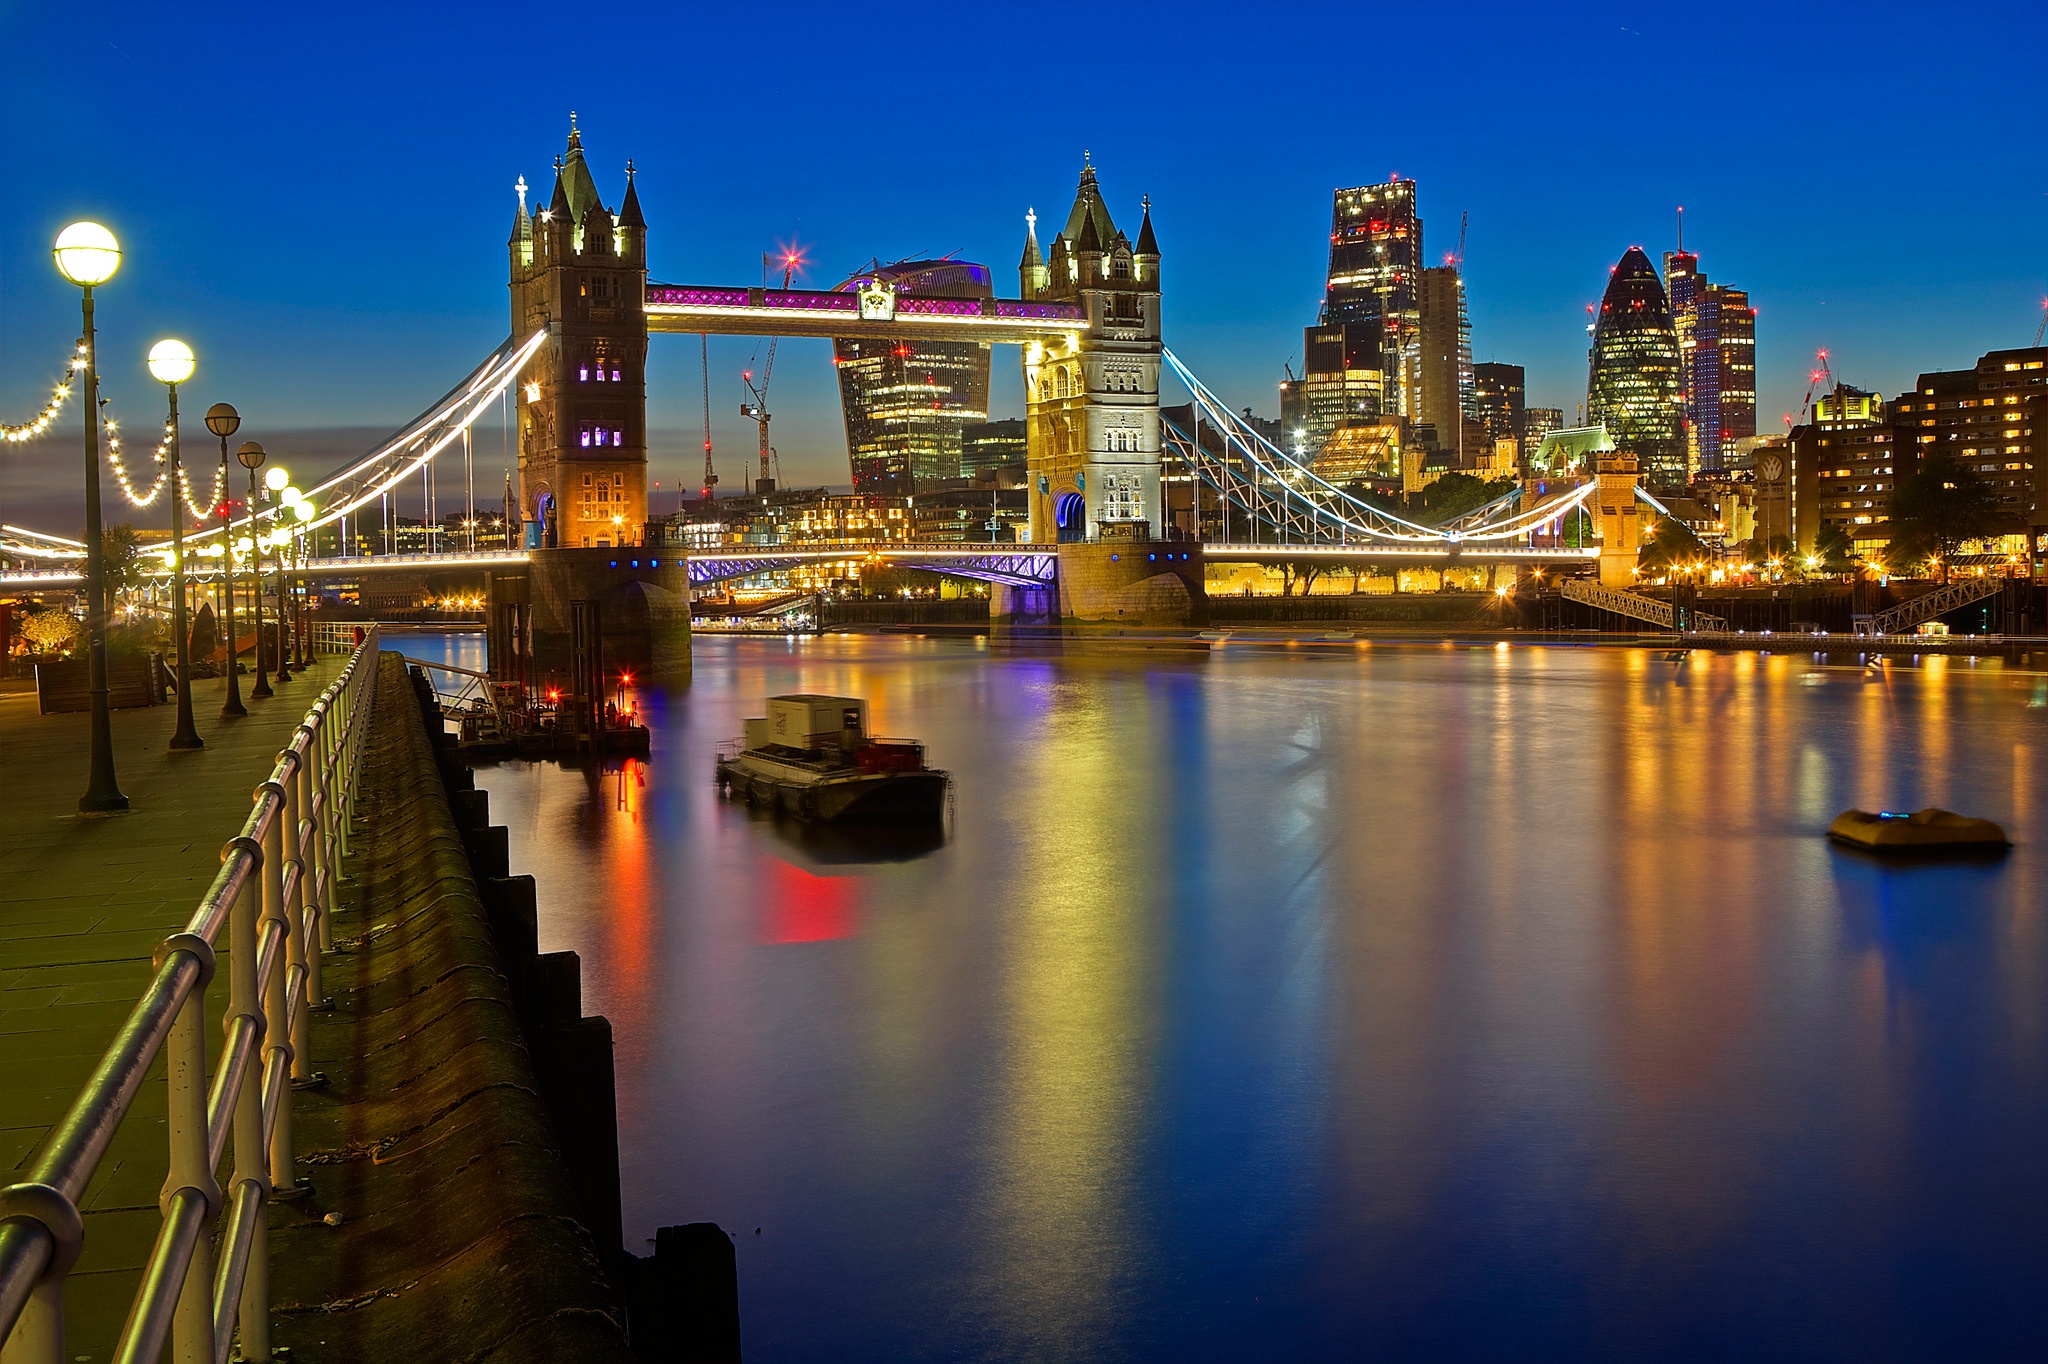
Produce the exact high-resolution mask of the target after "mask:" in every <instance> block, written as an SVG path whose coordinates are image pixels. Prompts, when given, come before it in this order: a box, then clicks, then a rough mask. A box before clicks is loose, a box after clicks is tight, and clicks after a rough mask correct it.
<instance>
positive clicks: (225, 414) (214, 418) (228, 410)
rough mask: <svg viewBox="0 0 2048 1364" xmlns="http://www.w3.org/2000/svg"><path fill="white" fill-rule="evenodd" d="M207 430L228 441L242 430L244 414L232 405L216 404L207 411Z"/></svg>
mask: <svg viewBox="0 0 2048 1364" xmlns="http://www.w3.org/2000/svg"><path fill="white" fill-rule="evenodd" d="M206 429H207V430H209V431H211V432H213V434H214V435H216V436H219V437H220V438H221V439H222V440H226V439H227V438H228V437H229V436H232V435H234V434H235V432H237V431H239V430H241V429H242V414H241V413H239V412H237V411H235V408H234V405H233V404H232V403H215V404H214V405H213V406H212V407H209V408H207V409H206Z"/></svg>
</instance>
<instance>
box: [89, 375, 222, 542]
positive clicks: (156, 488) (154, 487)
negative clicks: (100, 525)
mask: <svg viewBox="0 0 2048 1364" xmlns="http://www.w3.org/2000/svg"><path fill="white" fill-rule="evenodd" d="M107 406H108V404H107V400H106V399H105V398H102V399H100V425H101V427H102V428H103V429H104V430H105V431H106V435H107V465H108V467H109V468H111V469H112V470H113V471H114V481H115V482H116V483H118V484H120V485H121V495H122V496H123V497H125V498H127V499H128V501H129V504H130V505H132V506H136V507H148V506H152V505H154V504H155V502H156V500H157V498H159V497H161V496H162V495H163V491H164V484H165V483H167V482H169V481H170V477H171V471H170V470H169V469H168V468H166V467H165V462H166V461H167V460H168V459H169V458H170V454H171V422H170V418H168V417H166V418H164V428H163V435H162V436H160V437H159V438H158V440H157V443H156V453H155V456H154V458H155V461H156V465H157V471H156V481H155V482H153V483H151V484H150V485H149V491H148V492H137V491H135V484H134V481H133V480H131V479H130V478H129V477H128V466H127V465H126V464H124V463H123V462H122V460H121V426H120V423H119V422H117V421H115V420H114V419H113V418H112V417H110V416H108V415H107ZM226 491H227V471H226V470H225V469H216V470H214V475H213V494H212V496H210V497H208V498H207V500H206V501H204V502H201V501H199V500H198V499H197V498H195V497H193V496H192V478H191V475H189V474H187V473H186V472H185V469H184V467H183V466H182V465H180V466H179V469H178V492H179V494H180V495H181V496H182V497H183V498H184V499H185V505H186V506H187V507H189V508H190V509H191V511H192V515H193V516H194V517H196V518H198V519H199V520H202V521H203V520H205V519H206V518H207V517H208V516H209V515H211V514H212V512H213V510H214V509H215V508H216V507H218V506H219V505H220V501H221V497H222V495H223V494H225V493H226Z"/></svg>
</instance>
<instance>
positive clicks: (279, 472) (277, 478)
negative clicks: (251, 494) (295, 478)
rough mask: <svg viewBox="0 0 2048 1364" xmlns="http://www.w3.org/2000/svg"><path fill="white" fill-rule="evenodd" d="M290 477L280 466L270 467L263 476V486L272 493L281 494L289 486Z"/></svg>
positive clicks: (288, 472) (287, 471)
mask: <svg viewBox="0 0 2048 1364" xmlns="http://www.w3.org/2000/svg"><path fill="white" fill-rule="evenodd" d="M291 481H292V476H291V473H290V471H289V470H287V469H286V468H285V467H284V466H283V465H282V464H273V465H271V466H270V472H269V473H267V474H265V475H264V476H263V486H264V487H266V488H268V489H270V491H272V492H274V493H280V492H283V491H284V490H285V489H286V488H288V487H290V486H291Z"/></svg>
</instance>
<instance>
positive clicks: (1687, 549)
mask: <svg viewBox="0 0 2048 1364" xmlns="http://www.w3.org/2000/svg"><path fill="white" fill-rule="evenodd" d="M1707 557H1708V555H1707V547H1706V546H1705V545H1703V544H1701V543H1700V538H1699V537H1698V536H1697V535H1694V534H1693V533H1692V530H1691V529H1690V528H1689V527H1688V526H1687V525H1686V524H1685V522H1683V521H1681V520H1679V519H1678V518H1677V517H1675V516H1667V517H1665V518H1664V519H1663V520H1661V521H1659V522H1658V523H1657V528H1656V529H1655V530H1653V531H1651V532H1650V538H1649V539H1647V540H1645V541H1643V544H1642V548H1640V549H1639V550H1637V551H1636V563H1637V565H1638V566H1639V567H1641V568H1642V569H1643V570H1644V571H1645V572H1659V573H1669V572H1671V571H1673V570H1674V569H1680V568H1690V567H1691V566H1692V565H1694V564H1697V563H1701V562H1703V561H1705V560H1706V559H1707Z"/></svg>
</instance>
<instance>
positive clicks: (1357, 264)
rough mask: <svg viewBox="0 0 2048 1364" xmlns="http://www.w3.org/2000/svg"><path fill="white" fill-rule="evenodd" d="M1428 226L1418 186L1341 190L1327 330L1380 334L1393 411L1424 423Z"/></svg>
mask: <svg viewBox="0 0 2048 1364" xmlns="http://www.w3.org/2000/svg"><path fill="white" fill-rule="evenodd" d="M1421 287H1422V219H1420V218H1418V217H1416V216H1415V182H1414V181H1413V180H1399V179H1396V180H1389V181H1388V182H1387V183H1385V184H1383V185H1361V186H1359V187H1358V188H1356V189H1340V190H1338V191H1337V192H1336V196H1335V202H1334V204H1333V206H1332V208H1331V212H1330V275H1329V285H1328V289H1327V291H1326V292H1325V294H1324V296H1323V316H1322V321H1323V322H1325V323H1354V324H1363V325H1367V326H1371V327H1374V328H1377V329H1378V331H1379V333H1380V337H1379V349H1380V352H1381V354H1382V355H1383V356H1384V357H1385V359H1384V361H1383V362H1382V366H1381V367H1382V368H1383V369H1384V370H1385V371H1386V374H1387V387H1388V391H1389V397H1390V400H1391V401H1390V406H1389V410H1390V411H1391V412H1395V413H1398V414H1399V415H1401V416H1404V417H1413V418H1416V419H1417V420H1422V419H1423V418H1422V416H1421V413H1420V411H1419V405H1420V393H1419V391H1418V390H1419V387H1420V383H1421V376H1420V374H1419V369H1420V359H1421V341H1422V311H1421V298H1420V290H1421Z"/></svg>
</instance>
